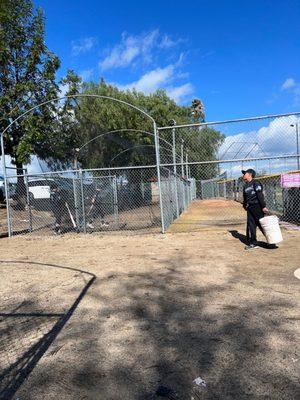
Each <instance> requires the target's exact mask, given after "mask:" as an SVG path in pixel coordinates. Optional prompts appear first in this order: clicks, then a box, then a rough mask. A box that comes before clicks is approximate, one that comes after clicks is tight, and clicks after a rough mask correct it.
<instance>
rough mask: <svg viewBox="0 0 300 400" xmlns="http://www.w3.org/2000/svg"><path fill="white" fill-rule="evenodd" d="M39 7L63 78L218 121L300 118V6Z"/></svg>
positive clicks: (52, 2) (49, 0)
mask: <svg viewBox="0 0 300 400" xmlns="http://www.w3.org/2000/svg"><path fill="white" fill-rule="evenodd" d="M35 4H36V5H39V6H41V7H42V8H43V9H44V11H45V16H46V42H47V45H48V47H49V48H50V49H51V50H52V51H54V52H55V53H56V54H58V56H59V57H60V59H61V62H62V65H61V69H60V75H64V74H65V72H66V70H67V68H72V69H74V70H75V71H76V72H77V73H79V74H81V75H82V77H83V78H84V79H85V80H95V81H98V80H99V78H100V77H101V76H103V77H104V78H105V80H106V81H107V82H112V83H115V84H116V85H118V86H119V87H123V88H132V87H136V88H137V89H139V90H142V91H144V92H146V93H149V92H151V91H153V90H155V89H156V88H164V89H166V90H167V91H168V93H169V94H170V96H172V97H173V98H175V99H176V100H177V101H178V102H180V103H181V104H189V103H190V102H191V100H192V99H193V98H194V97H199V98H200V99H202V100H203V101H204V104H205V107H206V114H207V120H210V121H212V120H222V119H227V118H238V117H244V116H253V115H262V114H263V115H264V114H270V113H284V112H288V111H299V110H300V55H299V47H300V0H299V1H298V0H286V1H279V0H260V1H258V0H254V1H251V2H248V1H242V0H239V1H237V0H236V1H234V0H226V1H225V0H224V1H221V0H219V1H208V0H199V1H194V2H184V1H182V0H181V1H178V0H173V1H172V2H171V1H158V0H152V1H151V2H150V1H148V2H145V1H143V2H141V1H133V0H127V1H119V0H114V1H107V0H102V1H96V0H84V1H83V0H76V1H67V0H36V1H35Z"/></svg>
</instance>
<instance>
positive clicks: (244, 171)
mask: <svg viewBox="0 0 300 400" xmlns="http://www.w3.org/2000/svg"><path fill="white" fill-rule="evenodd" d="M247 172H249V174H251V175H252V177H253V178H255V175H256V172H255V171H254V169H252V168H248V169H246V170H244V169H243V170H242V174H243V175H245V174H246V173H247Z"/></svg>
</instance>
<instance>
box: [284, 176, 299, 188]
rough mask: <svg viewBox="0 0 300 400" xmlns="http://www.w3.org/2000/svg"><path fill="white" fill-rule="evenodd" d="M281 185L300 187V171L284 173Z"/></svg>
mask: <svg viewBox="0 0 300 400" xmlns="http://www.w3.org/2000/svg"><path fill="white" fill-rule="evenodd" d="M281 187H283V188H294V187H300V173H295V174H282V175H281Z"/></svg>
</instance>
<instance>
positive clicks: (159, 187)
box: [153, 122, 165, 233]
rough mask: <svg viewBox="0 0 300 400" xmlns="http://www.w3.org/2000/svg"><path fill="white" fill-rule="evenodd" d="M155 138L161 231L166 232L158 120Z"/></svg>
mask: <svg viewBox="0 0 300 400" xmlns="http://www.w3.org/2000/svg"><path fill="white" fill-rule="evenodd" d="M153 130H154V139H155V155H156V169H157V185H158V193H159V207H160V218H161V228H162V229H161V231H162V233H165V221H164V210H163V198H162V192H161V180H160V152H159V138H158V135H157V126H156V122H153Z"/></svg>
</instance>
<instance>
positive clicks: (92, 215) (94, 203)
mask: <svg viewBox="0 0 300 400" xmlns="http://www.w3.org/2000/svg"><path fill="white" fill-rule="evenodd" d="M88 216H89V221H88V224H87V226H88V228H91V229H94V225H93V222H94V220H95V219H96V218H98V217H100V218H101V227H102V228H103V227H108V226H109V223H108V222H105V220H104V217H105V212H104V208H103V204H102V201H101V190H100V188H99V187H97V188H96V190H95V193H94V195H93V197H92V200H91V206H90V209H89V212H88Z"/></svg>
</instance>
